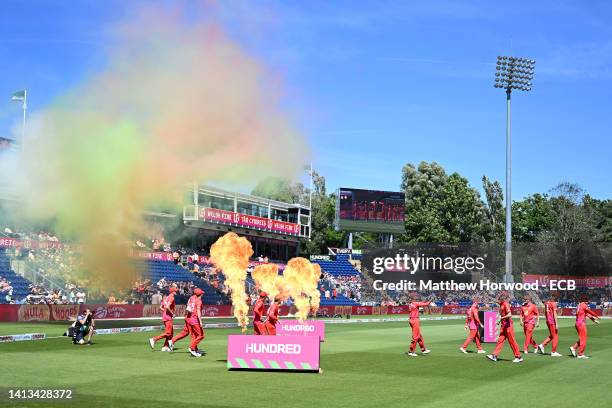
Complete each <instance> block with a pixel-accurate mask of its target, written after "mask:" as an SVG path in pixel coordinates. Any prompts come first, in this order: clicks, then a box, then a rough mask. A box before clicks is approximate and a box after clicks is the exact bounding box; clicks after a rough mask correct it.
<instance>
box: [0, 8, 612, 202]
mask: <svg viewBox="0 0 612 408" xmlns="http://www.w3.org/2000/svg"><path fill="white" fill-rule="evenodd" d="M126 3H129V4H130V5H129V6H126ZM223 3H224V4H223V5H222V6H221V7H220V8H219V9H218V10H217V13H218V18H220V19H221V21H222V22H223V24H224V26H225V27H226V28H227V29H228V31H229V33H230V35H231V36H232V38H234V39H235V40H236V41H238V42H239V43H241V44H242V45H243V46H244V47H245V48H246V49H247V50H248V52H250V53H251V54H253V55H254V56H256V57H257V58H258V59H259V60H261V61H262V62H263V63H264V64H265V65H267V66H268V67H269V68H270V70H271V72H272V73H273V75H277V76H278V77H280V78H282V82H283V83H284V87H283V103H284V106H285V109H286V110H287V111H288V112H289V114H290V115H292V116H293V118H294V120H295V123H296V124H297V126H298V127H299V128H300V130H301V132H302V133H303V134H304V135H305V137H306V138H307V139H308V140H309V142H310V145H311V146H312V149H313V161H314V165H315V168H316V169H317V170H318V171H319V172H320V173H321V174H323V175H324V176H325V177H326V178H327V180H328V187H329V188H330V189H335V188H337V187H339V186H353V187H360V188H372V189H387V190H395V189H397V188H398V187H399V183H400V171H401V168H402V166H403V165H404V164H405V163H406V162H412V163H418V162H419V161H421V160H426V161H437V162H439V163H440V164H442V165H443V166H444V167H445V168H446V169H447V171H449V172H453V171H457V172H459V173H461V174H462V175H464V176H466V177H467V178H468V179H469V180H470V182H471V184H472V185H474V186H476V187H478V188H480V178H481V177H482V175H483V174H486V175H487V176H489V177H491V178H493V179H497V180H500V181H501V182H502V183H503V179H504V171H505V169H504V157H505V151H504V131H505V98H504V94H503V92H502V91H500V90H499V89H495V88H493V85H492V84H493V77H494V72H495V59H496V56H497V55H500V54H514V55H516V56H522V57H529V58H533V59H536V60H537V65H536V77H535V80H534V88H533V91H532V92H530V93H529V94H521V93H517V94H516V95H515V96H514V98H513V136H514V145H513V154H514V162H513V163H514V172H513V175H514V183H513V197H514V198H515V199H519V198H521V197H523V196H525V195H527V194H530V193H534V192H543V191H547V190H548V189H550V188H551V187H553V186H554V185H556V184H557V183H558V182H561V181H571V182H575V183H578V184H580V185H582V186H583V187H584V188H585V189H586V190H587V191H588V192H589V193H591V194H592V195H594V196H596V197H599V198H610V196H611V192H612V191H611V188H610V186H611V185H612V184H611V183H610V181H609V177H610V175H611V174H612V164H611V162H612V160H610V156H611V154H610V153H611V152H612V141H611V140H610V135H611V134H612V121H611V120H610V112H611V111H612V109H611V108H612V103H611V102H610V99H609V95H608V93H609V92H608V90H609V89H612V25H610V24H609V21H610V20H611V19H612V4H611V3H609V2H606V1H590V2H563V1H541V2H528V1H518V2H497V1H495V2H491V1H431V2H416V1H414V2H413V1H410V2H408V1H396V2H384V1H359V2H354V1H341V2H328V1H309V2H275V1H265V2H257V3H255V2H250V4H247V3H246V2H223ZM186 4H187V6H186V7H188V8H191V7H192V6H191V5H190V4H189V3H188V2H187V3H186ZM134 7H135V3H134V2H122V1H107V2H97V1H83V2H78V4H77V3H68V2H63V1H53V0H37V1H28V2H21V1H13V0H8V1H3V2H2V3H1V4H0V72H1V73H2V81H0V95H5V101H6V102H5V103H3V104H0V136H6V135H10V133H11V128H12V127H14V126H16V125H18V124H19V123H20V122H19V121H20V109H19V106H18V104H15V103H13V104H11V103H10V96H11V94H12V93H13V92H14V91H17V90H19V89H22V88H24V87H27V88H28V92H29V108H30V109H32V110H37V109H43V108H44V107H45V106H47V105H48V104H50V103H51V102H52V101H53V100H54V98H55V97H57V96H58V95H60V94H61V93H63V92H64V91H65V90H66V89H68V88H70V87H73V86H75V85H77V84H78V83H79V82H80V81H82V80H84V79H85V78H86V77H87V76H88V75H91V74H93V73H95V72H96V71H98V70H100V69H101V67H103V66H104V64H105V61H106V51H107V50H108V47H109V38H108V32H107V30H106V28H107V27H108V26H110V25H112V24H113V23H114V22H116V21H118V20H121V19H124V18H126V17H129V15H130V14H131V13H133V11H134ZM192 18H198V16H197V10H196V9H195V8H194V13H193V14H192ZM177 103H179V102H178V101H177Z"/></svg>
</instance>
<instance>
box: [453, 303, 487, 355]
mask: <svg viewBox="0 0 612 408" xmlns="http://www.w3.org/2000/svg"><path fill="white" fill-rule="evenodd" d="M478 327H484V326H483V324H482V322H481V321H480V318H479V317H478V299H474V303H472V307H470V308H469V309H468V310H467V312H466V317H465V329H466V330H469V331H470V333H469V334H468V338H467V340H466V341H465V343H463V345H462V346H461V347H459V351H461V352H462V353H464V354H467V350H466V348H467V346H468V345H469V344H470V343H471V342H472V341H473V342H474V343H476V348H477V349H478V354H482V353H485V351H484V350H483V349H482V346H481V345H480V333H479V332H478Z"/></svg>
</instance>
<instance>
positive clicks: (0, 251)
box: [0, 248, 32, 303]
mask: <svg viewBox="0 0 612 408" xmlns="http://www.w3.org/2000/svg"><path fill="white" fill-rule="evenodd" d="M0 277H2V278H4V279H6V280H7V281H9V282H10V283H11V286H12V287H13V289H12V298H13V299H22V298H25V297H26V296H27V295H28V294H29V293H30V285H31V284H32V282H30V281H29V280H27V279H25V278H24V277H22V276H20V275H17V274H16V273H15V272H14V271H13V270H12V269H11V263H10V260H9V258H8V257H7V255H6V250H5V249H4V248H0ZM0 303H7V302H6V293H2V296H1V297H0Z"/></svg>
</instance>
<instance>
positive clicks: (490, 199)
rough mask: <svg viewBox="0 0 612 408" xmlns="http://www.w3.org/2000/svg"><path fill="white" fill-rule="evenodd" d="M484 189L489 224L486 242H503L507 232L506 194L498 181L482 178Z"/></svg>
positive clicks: (486, 227)
mask: <svg viewBox="0 0 612 408" xmlns="http://www.w3.org/2000/svg"><path fill="white" fill-rule="evenodd" d="M482 188H483V190H484V192H485V197H486V200H487V201H486V203H485V206H484V212H485V216H486V218H487V224H486V226H485V240H486V241H494V242H503V241H504V234H505V231H506V224H505V208H504V193H503V191H502V187H501V185H500V184H499V182H498V181H493V182H492V181H491V180H489V179H488V178H487V176H482Z"/></svg>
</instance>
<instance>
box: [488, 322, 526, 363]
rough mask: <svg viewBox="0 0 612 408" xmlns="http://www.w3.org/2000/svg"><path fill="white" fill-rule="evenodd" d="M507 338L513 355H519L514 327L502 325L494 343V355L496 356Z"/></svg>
mask: <svg viewBox="0 0 612 408" xmlns="http://www.w3.org/2000/svg"><path fill="white" fill-rule="evenodd" d="M506 340H508V344H510V348H511V349H512V352H513V353H514V357H520V356H521V352H520V351H519V346H518V343H517V342H516V339H515V338H514V328H513V327H502V328H501V329H500V331H499V337H498V338H497V344H496V345H495V350H494V351H493V355H494V356H498V355H499V352H500V351H501V349H502V347H504V342H505V341H506Z"/></svg>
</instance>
